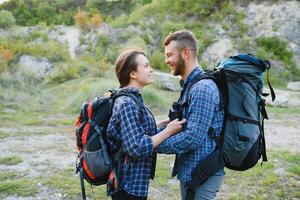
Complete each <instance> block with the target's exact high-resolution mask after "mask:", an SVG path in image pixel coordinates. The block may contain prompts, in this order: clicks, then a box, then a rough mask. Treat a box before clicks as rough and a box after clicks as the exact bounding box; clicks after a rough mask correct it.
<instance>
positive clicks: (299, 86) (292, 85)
mask: <svg viewBox="0 0 300 200" xmlns="http://www.w3.org/2000/svg"><path fill="white" fill-rule="evenodd" d="M287 89H289V90H294V91H300V81H297V82H289V83H288V84H287Z"/></svg>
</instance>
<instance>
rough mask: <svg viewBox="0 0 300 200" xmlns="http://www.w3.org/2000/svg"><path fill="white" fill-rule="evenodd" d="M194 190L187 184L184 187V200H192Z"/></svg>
mask: <svg viewBox="0 0 300 200" xmlns="http://www.w3.org/2000/svg"><path fill="white" fill-rule="evenodd" d="M194 196H195V189H194V187H193V186H192V185H191V184H187V186H186V198H185V200H194Z"/></svg>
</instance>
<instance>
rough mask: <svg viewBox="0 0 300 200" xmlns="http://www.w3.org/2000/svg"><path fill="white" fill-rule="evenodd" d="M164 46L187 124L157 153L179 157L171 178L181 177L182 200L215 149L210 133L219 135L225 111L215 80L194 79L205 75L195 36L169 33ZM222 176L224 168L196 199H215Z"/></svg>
mask: <svg viewBox="0 0 300 200" xmlns="http://www.w3.org/2000/svg"><path fill="white" fill-rule="evenodd" d="M164 47H165V56H166V60H165V63H166V64H168V65H169V66H170V68H171V73H172V74H173V75H175V76H178V75H179V76H181V78H182V80H181V83H180V85H181V94H180V98H179V102H181V103H183V102H185V103H183V106H182V107H181V109H182V112H181V114H182V117H183V118H186V120H187V123H186V126H185V128H184V129H183V130H182V131H181V132H179V133H178V134H177V135H174V136H172V137H171V138H169V139H167V140H166V141H165V142H163V143H162V144H161V145H159V146H158V147H157V149H156V151H157V152H159V153H166V154H173V153H175V154H176V160H175V163H174V168H173V172H172V176H175V175H176V174H177V175H178V176H177V178H178V179H179V181H180V191H181V198H182V200H185V199H186V194H187V183H188V182H189V181H191V173H192V171H193V170H194V169H195V168H196V166H198V165H199V164H200V163H201V162H203V160H205V159H206V158H207V157H208V156H209V155H210V154H211V153H212V152H213V151H214V150H215V147H216V144H215V142H214V140H213V139H212V138H211V137H210V136H209V130H210V129H212V130H214V133H215V134H216V135H219V134H220V132H221V129H222V124H223V115H224V112H223V110H222V109H221V107H220V97H219V91H218V88H217V86H216V84H215V83H214V81H213V80H210V79H202V80H200V81H196V80H195V79H196V78H197V77H199V76H201V75H203V73H204V72H203V70H202V68H201V67H200V66H199V63H198V58H197V53H198V45H197V40H196V38H195V36H194V35H193V33H192V32H190V31H187V30H181V31H176V32H173V33H170V34H169V35H168V36H167V37H166V38H165V40H164ZM223 175H224V170H223V168H222V169H221V170H218V171H217V172H216V173H215V174H214V175H212V176H211V177H210V178H209V179H208V180H207V181H205V182H204V183H203V184H201V185H199V186H197V187H196V188H195V194H194V200H199V199H201V200H203V199H209V200H211V199H215V197H216V194H217V192H218V191H219V189H220V186H221V182H222V178H223Z"/></svg>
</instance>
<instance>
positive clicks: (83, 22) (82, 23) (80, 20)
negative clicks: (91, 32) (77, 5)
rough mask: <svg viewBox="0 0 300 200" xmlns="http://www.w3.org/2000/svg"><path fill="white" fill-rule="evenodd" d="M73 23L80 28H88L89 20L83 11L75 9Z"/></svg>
mask: <svg viewBox="0 0 300 200" xmlns="http://www.w3.org/2000/svg"><path fill="white" fill-rule="evenodd" d="M74 19H75V23H76V25H77V26H79V27H80V28H81V29H82V30H85V31H86V30H88V27H89V20H88V17H87V15H86V13H85V12H84V11H81V10H80V9H79V10H78V11H77V13H76V15H75V16H74Z"/></svg>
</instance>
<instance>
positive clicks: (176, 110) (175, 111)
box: [169, 102, 182, 121]
mask: <svg viewBox="0 0 300 200" xmlns="http://www.w3.org/2000/svg"><path fill="white" fill-rule="evenodd" d="M181 110H182V109H181V104H180V103H178V102H174V103H173V104H172V108H171V109H170V110H169V119H170V120H171V121H173V120H174V119H178V120H182V113H181Z"/></svg>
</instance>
